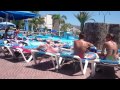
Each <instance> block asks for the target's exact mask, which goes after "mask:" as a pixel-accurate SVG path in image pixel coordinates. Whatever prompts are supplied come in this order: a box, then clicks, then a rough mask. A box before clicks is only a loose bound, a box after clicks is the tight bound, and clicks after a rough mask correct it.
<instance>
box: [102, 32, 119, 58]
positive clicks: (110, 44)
mask: <svg viewBox="0 0 120 90" xmlns="http://www.w3.org/2000/svg"><path fill="white" fill-rule="evenodd" d="M113 40H114V35H113V34H108V35H107V36H106V42H105V43H104V45H103V48H102V52H101V54H102V55H104V56H105V59H110V60H116V59H118V58H119V55H118V45H117V43H116V42H114V41H113ZM105 49H106V54H105V53H104V51H105Z"/></svg>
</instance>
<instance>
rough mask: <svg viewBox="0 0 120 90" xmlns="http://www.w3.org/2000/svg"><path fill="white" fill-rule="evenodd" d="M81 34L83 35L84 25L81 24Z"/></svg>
mask: <svg viewBox="0 0 120 90" xmlns="http://www.w3.org/2000/svg"><path fill="white" fill-rule="evenodd" d="M80 30H81V33H84V23H81V29H80Z"/></svg>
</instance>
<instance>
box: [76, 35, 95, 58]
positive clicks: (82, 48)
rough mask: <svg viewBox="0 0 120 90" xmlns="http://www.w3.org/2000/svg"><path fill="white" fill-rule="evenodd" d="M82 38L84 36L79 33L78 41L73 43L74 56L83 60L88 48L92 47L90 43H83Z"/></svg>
mask: <svg viewBox="0 0 120 90" xmlns="http://www.w3.org/2000/svg"><path fill="white" fill-rule="evenodd" d="M84 38H85V35H84V34H82V33H81V34H80V35H79V39H80V40H76V41H74V54H75V55H78V56H79V57H80V58H84V55H85V53H86V51H87V50H88V48H89V47H91V46H93V44H92V43H90V42H87V41H85V40H84Z"/></svg>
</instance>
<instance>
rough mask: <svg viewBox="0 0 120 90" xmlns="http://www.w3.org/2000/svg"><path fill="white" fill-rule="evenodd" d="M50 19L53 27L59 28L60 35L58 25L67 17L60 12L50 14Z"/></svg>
mask: <svg viewBox="0 0 120 90" xmlns="http://www.w3.org/2000/svg"><path fill="white" fill-rule="evenodd" d="M52 19H53V29H55V30H59V36H60V26H61V24H63V23H65V20H66V19H67V17H66V16H65V15H63V16H61V15H60V14H54V15H52Z"/></svg>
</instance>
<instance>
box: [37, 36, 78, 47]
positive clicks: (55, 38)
mask: <svg viewBox="0 0 120 90" xmlns="http://www.w3.org/2000/svg"><path fill="white" fill-rule="evenodd" d="M36 38H42V39H45V40H46V39H52V40H53V41H60V42H63V43H67V44H69V45H70V46H73V42H74V40H77V38H74V37H70V38H64V37H59V36H51V35H41V34H40V35H37V36H36Z"/></svg>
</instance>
